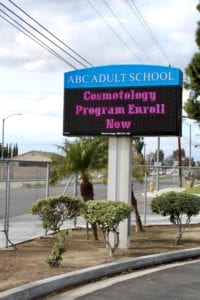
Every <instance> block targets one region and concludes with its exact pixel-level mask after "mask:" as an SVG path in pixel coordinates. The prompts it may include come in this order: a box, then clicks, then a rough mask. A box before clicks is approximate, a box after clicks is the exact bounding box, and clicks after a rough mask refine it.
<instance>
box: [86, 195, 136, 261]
mask: <svg viewBox="0 0 200 300" xmlns="http://www.w3.org/2000/svg"><path fill="white" fill-rule="evenodd" d="M132 210H133V208H132V206H131V205H128V204H126V203H123V202H120V201H111V200H92V201H87V202H86V203H85V207H84V209H83V210H82V215H83V216H84V217H85V219H86V221H87V222H88V223H90V224H91V225H93V224H97V226H98V227H99V228H101V229H102V231H103V234H104V238H105V242H106V245H107V246H108V247H109V249H110V255H111V256H113V255H114V252H115V250H116V249H117V247H118V245H119V232H118V231H117V228H118V226H119V223H120V222H121V221H123V220H124V219H126V218H128V217H129V216H130V213H131V211H132ZM110 233H113V234H114V236H115V237H114V242H113V245H112V243H111V242H110V238H109V235H110Z"/></svg>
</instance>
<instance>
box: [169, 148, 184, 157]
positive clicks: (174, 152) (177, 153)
mask: <svg viewBox="0 0 200 300" xmlns="http://www.w3.org/2000/svg"><path fill="white" fill-rule="evenodd" d="M178 155H179V149H177V150H174V151H173V153H172V157H173V159H174V160H178ZM181 157H182V158H183V157H185V150H184V149H183V148H182V149H181Z"/></svg>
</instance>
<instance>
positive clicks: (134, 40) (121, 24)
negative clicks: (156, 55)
mask: <svg viewBox="0 0 200 300" xmlns="http://www.w3.org/2000/svg"><path fill="white" fill-rule="evenodd" d="M102 1H103V3H104V4H105V6H106V7H107V8H108V9H109V11H110V12H111V14H112V15H113V16H114V18H115V19H116V20H117V22H118V23H119V24H120V26H122V28H123V29H124V30H125V32H126V33H127V34H128V36H129V37H130V38H131V40H132V41H133V42H134V44H135V45H136V46H137V47H138V48H139V49H140V50H141V51H142V53H143V54H144V55H145V57H146V58H147V59H148V60H149V61H150V62H151V63H153V61H152V59H151V58H150V57H149V55H148V54H147V53H146V52H145V51H144V49H143V48H142V47H141V46H140V44H139V43H138V42H137V41H136V39H135V38H134V37H133V35H132V34H131V33H130V31H129V30H128V29H127V28H126V26H125V25H124V24H123V22H122V21H121V20H120V19H119V18H118V16H117V15H116V14H115V13H114V11H113V9H112V8H111V7H110V6H109V4H108V3H107V2H106V1H105V0H102Z"/></svg>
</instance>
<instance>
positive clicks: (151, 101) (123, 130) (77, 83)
mask: <svg viewBox="0 0 200 300" xmlns="http://www.w3.org/2000/svg"><path fill="white" fill-rule="evenodd" d="M130 67H131V68H130ZM143 67H146V68H147V69H145V70H144V69H142V66H140V67H139V66H137V72H136V70H135V68H134V67H133V66H130V65H129V66H127V68H128V70H129V72H128V71H127V69H126V67H125V68H123V66H120V67H119V66H117V67H116V66H115V68H114V69H113V66H111V68H110V67H109V66H107V67H104V68H103V71H104V72H103V71H102V68H101V67H97V68H90V69H85V72H84V70H81V74H80V72H79V73H78V74H77V71H73V72H68V73H65V74H67V76H66V77H65V89H64V116H63V117H64V118H63V119H64V121H63V135H65V136H78V135H85V136H89V135H92V136H94V135H120V136H122V135H130V136H178V135H181V123H182V122H181V111H182V86H181V80H180V78H179V74H180V73H179V72H178V73H177V69H175V70H172V69H171V68H168V67H167V69H166V67H159V68H161V69H159V72H158V68H157V69H155V67H153V66H151V70H150V71H149V67H148V66H143ZM168 69H170V73H169V70H168ZM87 70H89V72H87ZM111 70H112V72H110V71H111ZM119 70H120V72H119ZM122 70H123V71H124V73H122ZM130 70H131V71H130ZM155 70H157V72H156V71H155ZM171 70H172V71H171ZM91 71H93V72H91ZM97 71H98V72H97ZM105 71H106V72H105ZM117 71H118V72H117ZM133 71H134V72H133ZM147 71H148V72H147ZM173 71H174V72H173ZM113 74H114V75H113ZM177 74H178V75H177ZM72 75H74V76H72ZM108 75H110V77H109V76H108ZM111 75H112V77H111ZM94 76H95V77H94ZM111 79H112V80H111ZM119 79H121V81H120V80H119ZM128 79H129V80H128ZM133 79H134V80H133ZM144 80H145V84H144ZM116 81H117V84H116ZM166 81H167V85H165V83H166Z"/></svg>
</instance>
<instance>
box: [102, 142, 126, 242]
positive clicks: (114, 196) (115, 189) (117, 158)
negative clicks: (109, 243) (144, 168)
mask: <svg viewBox="0 0 200 300" xmlns="http://www.w3.org/2000/svg"><path fill="white" fill-rule="evenodd" d="M131 171H132V138H131V137H109V156H108V192H107V199H108V200H114V201H122V202H124V203H127V204H130V203H131ZM130 225H131V224H130V219H129V220H128V219H126V220H124V221H123V222H121V223H120V225H119V238H120V243H119V247H122V248H130Z"/></svg>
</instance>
